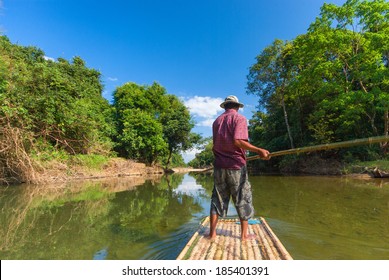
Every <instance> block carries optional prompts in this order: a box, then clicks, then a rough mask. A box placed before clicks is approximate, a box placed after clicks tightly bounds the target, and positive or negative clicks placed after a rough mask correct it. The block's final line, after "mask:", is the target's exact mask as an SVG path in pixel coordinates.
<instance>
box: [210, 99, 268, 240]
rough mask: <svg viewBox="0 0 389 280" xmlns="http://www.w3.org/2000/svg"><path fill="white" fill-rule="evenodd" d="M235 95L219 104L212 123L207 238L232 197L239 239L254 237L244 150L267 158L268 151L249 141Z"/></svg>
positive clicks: (252, 212) (249, 187) (240, 105)
mask: <svg viewBox="0 0 389 280" xmlns="http://www.w3.org/2000/svg"><path fill="white" fill-rule="evenodd" d="M243 106H244V105H243V104H242V103H239V100H238V98H237V97H236V96H234V95H230V96H228V97H227V98H226V99H225V100H224V102H223V103H221V104H220V107H222V108H224V109H225V112H224V113H223V114H221V115H220V116H219V117H218V118H217V119H216V120H215V121H214V123H213V126H212V130H213V154H214V157H215V161H214V187H213V191H212V198H211V210H210V224H211V225H210V227H211V228H210V233H209V238H211V239H214V238H215V237H216V225H217V222H218V217H219V216H220V217H225V216H226V215H227V210H228V203H229V200H230V197H231V198H232V200H233V202H234V204H235V208H236V211H237V213H238V215H239V219H240V224H241V240H242V241H245V240H248V239H252V238H255V236H251V235H249V234H248V220H249V219H250V218H251V217H252V216H253V215H254V207H253V204H252V194H251V186H250V183H249V181H248V175H247V167H246V150H249V151H252V152H255V153H257V154H259V155H260V156H261V158H262V159H266V160H268V159H270V156H269V154H270V153H269V151H267V150H265V149H262V148H258V147H256V146H254V145H252V144H250V143H249V142H248V128H247V120H246V118H245V117H244V116H243V115H241V114H239V113H238V110H239V108H243Z"/></svg>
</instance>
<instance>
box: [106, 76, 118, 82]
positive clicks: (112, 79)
mask: <svg viewBox="0 0 389 280" xmlns="http://www.w3.org/2000/svg"><path fill="white" fill-rule="evenodd" d="M107 80H108V81H110V82H116V81H117V80H118V78H112V77H108V78H107Z"/></svg>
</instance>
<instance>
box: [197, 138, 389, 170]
mask: <svg viewBox="0 0 389 280" xmlns="http://www.w3.org/2000/svg"><path fill="white" fill-rule="evenodd" d="M384 142H389V136H387V135H384V136H376V137H369V138H361V139H355V140H350V141H343V142H335V143H330V144H322V145H315V146H308V147H302V148H295V149H289V150H283V151H277V152H273V153H270V154H269V156H270V157H278V156H284V155H290V154H300V153H309V152H315V151H323V150H332V149H339V148H348V147H353V146H362V145H371V144H376V143H384ZM260 158H261V156H260V155H256V156H251V157H248V158H247V159H246V161H251V160H255V159H260ZM212 169H213V167H211V168H207V169H205V170H203V171H202V172H207V171H210V170H212Z"/></svg>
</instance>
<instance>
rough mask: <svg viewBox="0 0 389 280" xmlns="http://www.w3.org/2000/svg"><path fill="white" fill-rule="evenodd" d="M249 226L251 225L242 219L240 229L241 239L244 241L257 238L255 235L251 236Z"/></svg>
mask: <svg viewBox="0 0 389 280" xmlns="http://www.w3.org/2000/svg"><path fill="white" fill-rule="evenodd" d="M248 225H249V222H248V221H247V220H242V219H240V229H241V236H240V238H241V240H242V241H246V240H252V239H255V237H256V236H255V235H254V234H249V232H248V228H249V227H248Z"/></svg>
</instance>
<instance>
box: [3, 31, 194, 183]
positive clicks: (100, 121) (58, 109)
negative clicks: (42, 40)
mask: <svg viewBox="0 0 389 280" xmlns="http://www.w3.org/2000/svg"><path fill="white" fill-rule="evenodd" d="M102 91H103V84H102V82H101V73H100V72H98V71H97V70H94V69H90V68H88V67H86V65H85V62H84V61H83V60H82V59H81V58H80V57H74V58H73V59H72V61H67V60H65V59H62V58H59V59H58V60H57V61H53V60H52V59H48V58H46V57H45V54H44V52H43V51H42V50H40V49H38V48H36V47H24V46H19V45H16V44H13V43H11V42H10V40H9V39H8V38H7V37H6V36H0V181H4V180H6V178H13V179H15V180H16V181H22V182H25V181H34V180H35V179H36V178H35V174H36V171H37V170H38V169H40V168H41V167H42V162H44V161H48V160H52V159H55V158H58V157H62V158H67V159H68V158H69V156H75V155H100V156H101V155H103V156H107V157H109V156H113V155H116V154H118V155H120V156H124V157H126V158H129V159H134V160H137V161H140V162H144V163H146V164H153V163H160V164H164V166H169V165H170V164H172V162H173V164H183V159H182V156H181V155H180V152H181V151H184V150H187V149H190V148H191V147H192V146H193V144H194V143H195V142H196V141H197V140H198V139H199V136H198V135H197V134H194V133H191V129H192V128H193V126H194V123H193V121H192V119H191V116H190V114H189V111H188V109H187V108H186V107H185V106H184V105H183V103H182V102H181V101H180V100H179V99H178V98H177V97H175V96H173V95H170V94H167V93H166V90H165V89H164V88H163V87H162V86H160V85H158V84H156V83H155V84H153V85H152V86H139V85H136V84H133V83H127V84H125V85H123V86H122V87H119V88H118V89H117V90H116V91H115V93H114V104H112V105H111V104H109V102H108V101H107V100H106V99H105V98H103V97H102Z"/></svg>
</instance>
